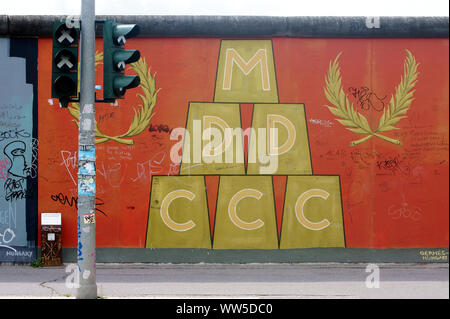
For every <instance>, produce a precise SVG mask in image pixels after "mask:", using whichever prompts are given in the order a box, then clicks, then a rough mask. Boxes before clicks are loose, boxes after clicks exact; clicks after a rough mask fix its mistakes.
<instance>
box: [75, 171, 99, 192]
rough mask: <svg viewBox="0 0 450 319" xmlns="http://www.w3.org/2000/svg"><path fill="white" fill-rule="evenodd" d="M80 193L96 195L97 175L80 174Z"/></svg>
mask: <svg viewBox="0 0 450 319" xmlns="http://www.w3.org/2000/svg"><path fill="white" fill-rule="evenodd" d="M78 194H79V195H82V196H83V195H84V196H95V176H90V175H78Z"/></svg>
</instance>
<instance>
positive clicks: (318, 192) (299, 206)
mask: <svg viewBox="0 0 450 319" xmlns="http://www.w3.org/2000/svg"><path fill="white" fill-rule="evenodd" d="M328 196H330V194H329V193H328V192H326V191H324V190H322V189H310V190H307V191H306V192H304V193H302V194H301V195H300V196H299V197H298V199H297V202H296V203H295V216H296V217H297V220H298V222H299V223H300V224H302V225H303V226H305V227H306V228H308V229H309V230H322V229H325V228H327V227H328V226H330V222H329V221H328V219H322V220H321V221H320V222H312V221H310V220H309V219H307V218H306V217H305V214H304V211H303V206H305V203H306V202H307V201H308V200H309V199H311V198H312V197H320V198H323V199H327V198H328Z"/></svg>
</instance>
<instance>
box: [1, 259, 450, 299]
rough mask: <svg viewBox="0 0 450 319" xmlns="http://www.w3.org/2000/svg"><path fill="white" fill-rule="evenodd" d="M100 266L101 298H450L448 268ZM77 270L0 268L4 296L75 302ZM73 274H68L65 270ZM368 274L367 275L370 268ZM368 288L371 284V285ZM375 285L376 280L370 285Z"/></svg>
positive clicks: (12, 266) (69, 265) (421, 266)
mask: <svg viewBox="0 0 450 319" xmlns="http://www.w3.org/2000/svg"><path fill="white" fill-rule="evenodd" d="M367 266H368V265H367V264H334V263H326V264H317V263H314V264H128V263H124V264H97V268H96V269H97V277H96V280H97V292H98V296H99V297H101V298H107V299H109V298H150V299H155V298H176V299H184V298H186V299H196V298H201V299H207V298H226V299H232V298H244V299H247V298H248V299H251V298H271V299H275V298H282V299H293V298H306V299H322V298H327V299H328V298H334V299H336V298H337V299H341V298H343V299H348V298H358V299H359V298H362V299H372V298H376V299H378V298H380V299H381V298H383V299H384V298H387V299H405V298H407V299H410V298H414V299H416V298H420V299H428V298H433V299H436V298H437V299H441V298H444V299H448V298H449V268H448V264H377V266H378V267H379V288H376V287H374V288H368V287H367V281H368V276H369V279H370V278H376V273H374V272H373V269H374V268H373V267H369V268H367ZM73 267H74V265H73V264H66V265H63V266H60V267H47V268H32V267H30V266H29V265H4V264H3V265H0V299H3V298H75V297H74V296H75V295H76V290H75V289H73V288H70V282H69V280H68V279H69V278H70V275H71V274H72V272H71V271H70V270H72V269H73ZM66 270H69V272H66ZM366 270H367V271H366ZM68 282H69V284H68ZM369 286H371V285H370V282H369ZM372 286H374V285H373V282H372Z"/></svg>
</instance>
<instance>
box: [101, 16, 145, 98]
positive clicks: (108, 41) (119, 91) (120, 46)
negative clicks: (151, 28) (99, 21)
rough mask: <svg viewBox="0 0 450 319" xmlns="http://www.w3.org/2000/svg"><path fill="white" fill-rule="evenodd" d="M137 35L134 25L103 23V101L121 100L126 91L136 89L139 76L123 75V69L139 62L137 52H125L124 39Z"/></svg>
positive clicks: (110, 21)
mask: <svg viewBox="0 0 450 319" xmlns="http://www.w3.org/2000/svg"><path fill="white" fill-rule="evenodd" d="M138 34H139V26H138V25H136V24H117V23H115V22H114V21H112V20H107V21H105V24H104V26H103V99H104V100H108V101H113V100H115V99H123V97H124V95H125V92H126V90H127V89H131V88H135V87H137V86H138V85H139V84H140V83H141V82H140V79H139V76H136V75H125V74H124V71H125V67H126V65H127V64H129V63H133V62H136V61H138V60H139V58H140V57H141V54H140V52H139V51H138V50H125V49H124V45H125V42H126V39H129V38H132V37H135V36H137V35H138Z"/></svg>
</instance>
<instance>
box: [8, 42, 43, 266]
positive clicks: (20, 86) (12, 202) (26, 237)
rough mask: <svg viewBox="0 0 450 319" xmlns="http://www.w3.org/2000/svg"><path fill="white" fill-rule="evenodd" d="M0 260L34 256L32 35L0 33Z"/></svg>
mask: <svg viewBox="0 0 450 319" xmlns="http://www.w3.org/2000/svg"><path fill="white" fill-rule="evenodd" d="M0 70H1V73H0V77H1V79H0V82H1V83H2V85H1V86H0V130H1V133H0V190H1V192H0V262H1V261H9V262H30V261H33V260H35V259H36V234H37V227H38V226H37V184H36V182H37V175H38V169H37V155H38V154H37V153H38V140H37V138H36V137H37V135H36V131H35V125H34V115H35V114H34V113H35V107H36V104H35V103H36V101H35V96H36V95H35V94H36V91H37V90H36V75H37V40H31V39H8V38H2V39H0Z"/></svg>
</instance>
